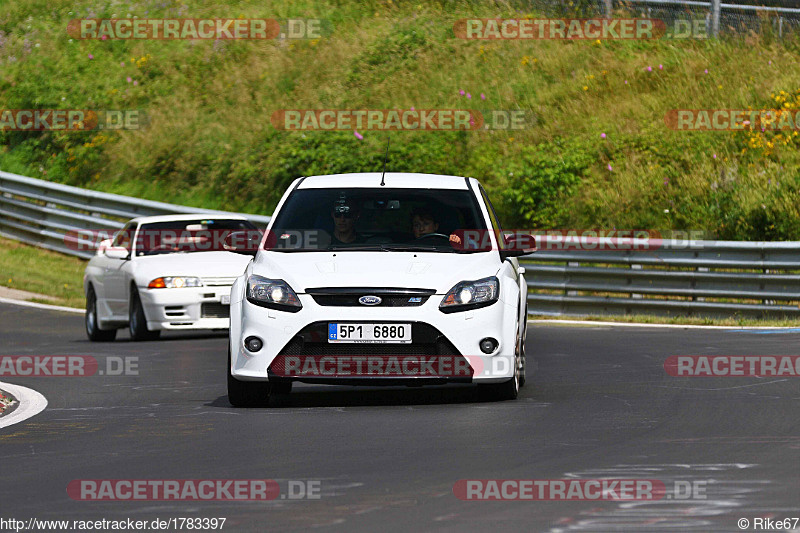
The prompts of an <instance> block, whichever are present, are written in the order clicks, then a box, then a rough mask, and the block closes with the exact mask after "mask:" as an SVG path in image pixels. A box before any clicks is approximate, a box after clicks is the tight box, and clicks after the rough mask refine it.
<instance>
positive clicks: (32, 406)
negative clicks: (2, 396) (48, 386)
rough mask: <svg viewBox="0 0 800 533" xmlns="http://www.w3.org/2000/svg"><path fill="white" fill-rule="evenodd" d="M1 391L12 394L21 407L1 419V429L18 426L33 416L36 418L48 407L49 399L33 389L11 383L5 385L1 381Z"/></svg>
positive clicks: (18, 406)
mask: <svg viewBox="0 0 800 533" xmlns="http://www.w3.org/2000/svg"><path fill="white" fill-rule="evenodd" d="M0 389H3V390H4V391H6V392H8V393H9V394H11V396H13V397H14V398H16V399H17V401H18V402H19V405H17V407H16V408H15V409H14V410H13V411H12V412H11V414H8V415H4V416H2V417H0V428H4V427H8V426H11V425H13V424H18V423H20V422H22V421H24V420H27V419H29V418H31V417H32V416H36V415H38V414H39V413H41V412H42V411H44V408H45V407H47V398H45V397H44V396H42V395H41V394H39V393H38V392H36V391H35V390H33V389H29V388H27V387H21V386H19V385H12V384H11V383H3V382H2V381H0Z"/></svg>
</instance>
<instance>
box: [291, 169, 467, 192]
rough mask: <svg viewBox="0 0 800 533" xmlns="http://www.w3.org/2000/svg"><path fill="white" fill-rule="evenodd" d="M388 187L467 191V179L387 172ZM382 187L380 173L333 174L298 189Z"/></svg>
mask: <svg viewBox="0 0 800 533" xmlns="http://www.w3.org/2000/svg"><path fill="white" fill-rule="evenodd" d="M384 183H385V184H386V185H385V186H386V187H390V188H393V189H460V190H467V189H468V188H469V187H468V186H467V179H466V178H463V177H459V176H442V175H439V174H419V173H415V172H387V173H386V177H385V180H384ZM380 185H381V173H380V172H360V173H353V174H331V175H327V176H309V177H307V178H303V181H302V182H301V183H300V184H299V185H298V187H297V188H298V189H338V188H343V187H352V188H377V187H380Z"/></svg>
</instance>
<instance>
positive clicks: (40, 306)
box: [0, 297, 85, 314]
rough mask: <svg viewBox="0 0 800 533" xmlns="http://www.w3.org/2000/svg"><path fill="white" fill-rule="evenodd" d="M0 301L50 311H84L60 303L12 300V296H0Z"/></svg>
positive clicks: (81, 312)
mask: <svg viewBox="0 0 800 533" xmlns="http://www.w3.org/2000/svg"><path fill="white" fill-rule="evenodd" d="M0 303H2V304H11V305H21V306H23V307H35V308H36V309H49V310H50V311H65V312H67V313H80V314H84V313H85V311H84V310H83V309H75V308H74V307H64V306H62V305H49V304H40V303H36V302H26V301H25V300H14V299H13V298H2V297H0Z"/></svg>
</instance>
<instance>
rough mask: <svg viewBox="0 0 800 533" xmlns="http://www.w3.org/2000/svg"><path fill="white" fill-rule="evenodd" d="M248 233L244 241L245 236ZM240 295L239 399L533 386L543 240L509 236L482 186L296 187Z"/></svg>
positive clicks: (372, 176)
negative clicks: (532, 314) (327, 387)
mask: <svg viewBox="0 0 800 533" xmlns="http://www.w3.org/2000/svg"><path fill="white" fill-rule="evenodd" d="M233 237H234V238H235V237H236V234H234V235H233ZM239 240H240V243H239V245H237V244H236V243H234V242H228V243H227V244H228V245H229V249H231V250H233V251H237V252H238V253H242V254H248V255H254V258H253V261H252V262H251V263H250V264H248V265H247V268H246V270H245V271H244V273H243V274H242V275H240V276H239V277H237V279H236V281H235V283H234V284H233V287H232V289H231V324H230V340H229V347H228V349H229V356H228V365H227V367H228V368H227V372H228V398H229V401H230V402H231V404H233V405H234V406H253V405H263V404H264V403H265V402H268V400H269V398H270V397H272V396H274V395H282V394H288V393H289V392H290V391H291V388H292V384H293V383H294V382H304V383H322V384H350V385H397V384H400V385H409V386H418V385H429V384H430V385H433V384H446V383H475V384H479V385H482V386H483V387H484V388H485V389H488V391H489V392H490V393H491V395H492V396H494V397H496V398H499V399H514V398H516V397H517V394H518V391H519V388H520V386H522V385H523V384H524V382H525V352H524V345H525V335H526V324H527V306H526V301H527V298H526V296H527V284H526V282H525V278H524V276H523V274H524V268H521V267H520V266H519V263H518V260H517V257H518V256H521V255H525V254H528V253H531V252H533V251H534V250H535V241H534V239H533V237H532V236H531V235H525V234H504V233H503V232H502V229H501V228H500V225H499V221H498V218H497V215H496V213H495V211H494V208H493V207H492V205H491V202H490V201H489V198H488V196H487V195H486V192H485V191H484V189H483V187H482V186H481V185H480V183H479V182H478V181H477V180H476V179H474V178H463V177H456V176H439V175H431V174H411V173H387V174H385V175H382V174H381V173H363V174H340V175H329V176H314V177H306V178H299V179H297V180H295V181H294V182H293V183H292V184H291V186H290V187H289V188H288V190H287V191H286V192H285V194H284V195H283V197H282V198H281V200H280V202H279V203H278V206H277V208H276V211H275V213H274V216H273V217H272V219H271V221H270V225H269V227H268V228H267V232H266V233H265V234H264V237H263V239H262V241H261V244H260V245H259V246H258V247H257V250H256V249H255V247H253V246H251V245H247V243H246V241H247V239H239Z"/></svg>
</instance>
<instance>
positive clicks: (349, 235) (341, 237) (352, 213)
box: [331, 198, 361, 244]
mask: <svg viewBox="0 0 800 533" xmlns="http://www.w3.org/2000/svg"><path fill="white" fill-rule="evenodd" d="M359 216H360V212H359V210H358V205H357V204H356V203H355V202H353V201H351V200H347V199H344V198H342V199H339V200H336V201H335V202H334V203H333V206H332V208H331V217H332V218H333V235H331V244H352V243H356V242H360V241H361V236H360V235H359V234H358V233H356V221H357V220H358V217H359Z"/></svg>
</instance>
